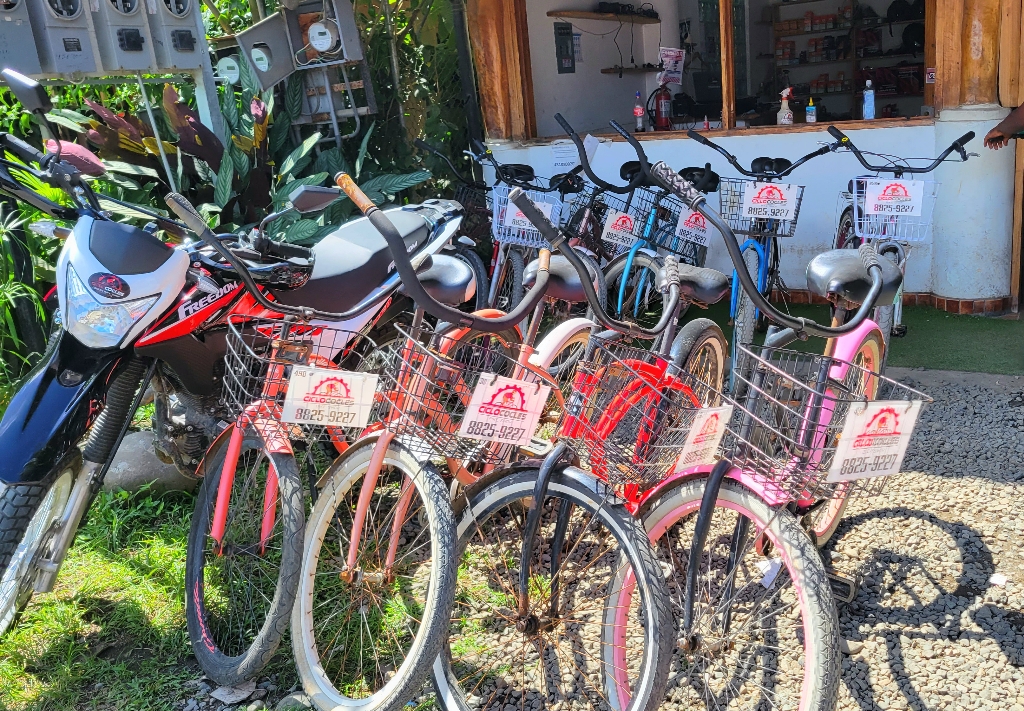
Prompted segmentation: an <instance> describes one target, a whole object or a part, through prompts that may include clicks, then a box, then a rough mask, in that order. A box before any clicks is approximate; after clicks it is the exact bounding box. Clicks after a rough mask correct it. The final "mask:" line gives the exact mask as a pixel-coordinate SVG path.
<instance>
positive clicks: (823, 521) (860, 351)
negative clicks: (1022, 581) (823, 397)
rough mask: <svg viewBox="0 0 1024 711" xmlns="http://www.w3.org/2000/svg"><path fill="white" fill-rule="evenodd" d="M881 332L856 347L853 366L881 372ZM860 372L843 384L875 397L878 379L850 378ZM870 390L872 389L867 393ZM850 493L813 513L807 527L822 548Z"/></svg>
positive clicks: (839, 495)
mask: <svg viewBox="0 0 1024 711" xmlns="http://www.w3.org/2000/svg"><path fill="white" fill-rule="evenodd" d="M883 333H884V331H883ZM878 335H879V334H878V332H877V331H871V332H870V333H868V335H867V336H865V337H864V339H863V340H862V341H861V342H860V345H858V346H857V350H856V351H854V356H853V360H852V362H853V364H854V365H859V366H860V367H861V368H864V369H865V370H869V371H872V372H875V373H878V372H880V368H881V367H882V364H883V363H884V362H885V351H886V347H885V345H884V342H880V341H879V339H878ZM858 373H860V371H859V370H855V369H851V370H850V371H849V374H848V375H847V381H848V382H846V383H844V385H846V387H847V388H848V389H849V390H850V391H851V392H852V393H854V394H856V395H864V396H865V397H866V398H867V399H869V400H873V399H875V397H876V395H877V392H878V381H877V379H871V380H869V381H868V382H865V381H863V380H861V381H860V382H853V381H851V380H850V379H851V378H854V377H857V374H858ZM868 390H870V392H867V391H868ZM849 492H850V487H849V485H846V486H845V487H842V486H841V487H840V488H839V490H838V491H837V492H836V493H835V495H834V496H833V498H831V499H829V500H828V501H827V502H825V504H823V505H822V506H820V507H819V508H818V509H817V510H816V511H814V512H812V513H811V514H810V519H809V520H808V522H807V526H806V527H807V530H808V531H809V532H810V534H811V540H813V541H814V542H815V544H817V546H818V547H819V548H821V547H823V546H824V545H825V544H826V543H828V542H829V541H830V540H831V539H832V537H833V536H834V535H835V532H836V529H837V528H838V527H839V523H840V521H842V518H843V515H844V514H845V513H846V506H847V504H848V503H849V499H850V497H849Z"/></svg>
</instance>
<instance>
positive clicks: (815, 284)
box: [807, 249, 903, 304]
mask: <svg viewBox="0 0 1024 711" xmlns="http://www.w3.org/2000/svg"><path fill="white" fill-rule="evenodd" d="M878 261H879V263H880V264H881V266H882V293H881V294H879V296H878V301H876V302H875V303H876V304H891V303H892V300H893V299H894V298H896V292H897V291H899V288H900V284H902V283H903V273H902V272H901V271H900V269H899V267H897V266H896V265H895V264H893V263H892V262H891V261H890V260H889V259H879V260H878ZM807 288H808V289H810V290H811V291H813V292H814V293H815V294H817V295H818V296H823V297H825V298H826V299H829V298H831V297H839V298H841V299H846V300H847V301H849V302H852V303H855V304H861V303H863V302H864V299H865V298H866V297H867V295H868V291H869V290H870V289H871V277H870V276H868V271H867V269H865V268H864V263H863V262H862V261H861V258H860V254H859V253H858V252H857V251H856V250H853V249H832V250H829V251H828V252H822V253H821V254H819V255H818V256H817V257H815V258H814V259H812V260H811V261H810V263H809V264H808V265H807Z"/></svg>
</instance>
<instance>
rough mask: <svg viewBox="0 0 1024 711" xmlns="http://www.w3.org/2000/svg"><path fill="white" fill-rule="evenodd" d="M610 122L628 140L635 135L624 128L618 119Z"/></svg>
mask: <svg viewBox="0 0 1024 711" xmlns="http://www.w3.org/2000/svg"><path fill="white" fill-rule="evenodd" d="M608 123H609V124H610V125H611V127H612V128H614V129H615V130H616V131H617V132H618V134H619V135H620V136H622V137H623V138H625V139H626V140H627V141H628V140H629V139H631V138H632V137H633V136H632V134H631V133H630V132H629V131H627V130H626V129H624V128H623V127H622V126H621V125H620V124H619V122H618V121H609V122H608Z"/></svg>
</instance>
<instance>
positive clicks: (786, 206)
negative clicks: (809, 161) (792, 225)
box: [742, 183, 798, 220]
mask: <svg viewBox="0 0 1024 711" xmlns="http://www.w3.org/2000/svg"><path fill="white" fill-rule="evenodd" d="M797 193H798V186H796V185H789V184H788V183H747V184H746V185H744V186H743V211H742V217H745V218H748V219H755V218H760V219H768V220H792V219H793V216H794V215H795V214H796V198H797Z"/></svg>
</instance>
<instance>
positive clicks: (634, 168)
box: [619, 160, 647, 185]
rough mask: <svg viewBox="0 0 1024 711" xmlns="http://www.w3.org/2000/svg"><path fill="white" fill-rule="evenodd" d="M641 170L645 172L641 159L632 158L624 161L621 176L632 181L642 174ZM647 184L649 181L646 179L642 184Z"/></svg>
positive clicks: (629, 181) (620, 171) (620, 170)
mask: <svg viewBox="0 0 1024 711" xmlns="http://www.w3.org/2000/svg"><path fill="white" fill-rule="evenodd" d="M641 172H643V169H642V168H641V167H640V161H638V160H630V161H626V162H625V163H623V164H622V166H621V167H620V168H619V177H620V178H622V179H623V180H625V181H626V182H627V183H631V182H633V179H634V178H636V176H638V175H640V173H641ZM646 184H647V181H646V180H645V181H644V182H643V183H642V185H646Z"/></svg>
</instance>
